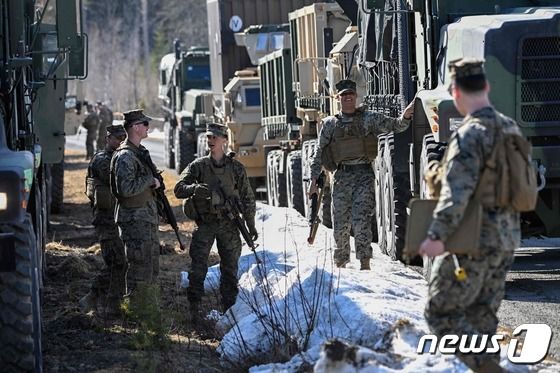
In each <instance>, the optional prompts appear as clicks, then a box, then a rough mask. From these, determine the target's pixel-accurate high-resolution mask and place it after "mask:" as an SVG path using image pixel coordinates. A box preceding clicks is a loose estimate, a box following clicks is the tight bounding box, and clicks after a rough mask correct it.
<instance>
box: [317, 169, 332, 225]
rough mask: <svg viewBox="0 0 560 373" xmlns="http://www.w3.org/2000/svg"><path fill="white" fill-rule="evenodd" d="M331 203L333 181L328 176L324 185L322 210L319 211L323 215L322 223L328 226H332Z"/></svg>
mask: <svg viewBox="0 0 560 373" xmlns="http://www.w3.org/2000/svg"><path fill="white" fill-rule="evenodd" d="M331 203H332V192H331V183H330V180H329V178H327V180H326V182H325V185H324V187H323V203H321V210H320V211H319V216H320V217H321V223H323V225H324V226H325V227H327V228H332V226H333V225H332V215H331Z"/></svg>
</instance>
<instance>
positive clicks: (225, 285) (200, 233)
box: [187, 219, 241, 310]
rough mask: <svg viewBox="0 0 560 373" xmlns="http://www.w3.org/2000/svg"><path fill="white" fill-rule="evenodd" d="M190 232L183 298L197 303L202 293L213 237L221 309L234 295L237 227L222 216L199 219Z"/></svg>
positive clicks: (237, 256)
mask: <svg viewBox="0 0 560 373" xmlns="http://www.w3.org/2000/svg"><path fill="white" fill-rule="evenodd" d="M197 225H198V227H197V229H196V230H195V231H194V233H193V236H192V241H191V245H190V249H189V255H190V257H191V260H192V264H191V269H190V271H189V287H188V289H187V297H188V299H189V301H190V302H199V301H200V300H201V298H202V296H203V295H204V279H205V278H206V273H207V272H208V256H209V255H210V249H211V248H212V244H213V243H214V240H216V244H217V246H218V254H219V255H220V274H221V275H220V295H221V298H222V299H221V302H222V307H223V309H224V310H225V309H228V308H229V307H231V306H232V305H233V304H234V303H235V300H236V298H237V293H238V289H237V269H238V264H239V257H240V255H241V238H240V237H239V231H238V230H237V227H236V226H235V225H234V224H233V223H232V222H231V221H230V220H226V219H216V220H213V221H207V222H201V223H199V224H197Z"/></svg>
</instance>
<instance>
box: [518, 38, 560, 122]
mask: <svg viewBox="0 0 560 373" xmlns="http://www.w3.org/2000/svg"><path fill="white" fill-rule="evenodd" d="M520 64H521V66H520V69H519V70H518V71H519V72H520V74H521V79H520V80H519V82H518V94H519V95H520V105H519V115H520V119H521V121H522V122H524V123H527V124H537V123H543V122H559V121H560V37H540V38H527V39H525V40H523V44H522V46H521V58H520Z"/></svg>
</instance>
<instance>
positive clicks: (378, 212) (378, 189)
mask: <svg viewBox="0 0 560 373" xmlns="http://www.w3.org/2000/svg"><path fill="white" fill-rule="evenodd" d="M385 137H386V136H384V135H382V136H379V141H378V143H377V157H376V158H375V162H374V163H373V166H374V167H373V169H374V172H375V223H376V226H377V244H378V245H379V248H380V249H381V252H382V253H383V254H387V240H386V237H385V234H386V232H385V215H384V199H383V188H384V179H385V162H384V160H383V151H384V148H385Z"/></svg>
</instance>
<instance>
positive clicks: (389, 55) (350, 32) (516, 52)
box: [207, 0, 560, 269]
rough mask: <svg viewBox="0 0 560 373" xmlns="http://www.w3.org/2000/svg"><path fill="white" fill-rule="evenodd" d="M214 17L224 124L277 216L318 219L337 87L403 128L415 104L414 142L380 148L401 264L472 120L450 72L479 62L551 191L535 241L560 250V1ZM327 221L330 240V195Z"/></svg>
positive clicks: (266, 9) (218, 8)
mask: <svg viewBox="0 0 560 373" xmlns="http://www.w3.org/2000/svg"><path fill="white" fill-rule="evenodd" d="M207 9H208V24H209V44H210V71H211V82H212V95H213V102H214V108H213V113H214V120H221V121H222V122H223V123H225V124H227V125H228V126H229V129H230V137H231V140H232V146H233V148H234V150H235V151H236V152H237V153H238V159H239V160H240V161H241V162H242V163H244V164H245V165H246V166H247V169H248V170H249V176H250V177H251V179H252V182H253V186H254V187H255V188H256V189H257V188H258V187H259V186H262V185H263V184H264V185H265V186H266V188H265V189H266V193H267V200H268V203H269V204H271V205H275V206H289V207H292V208H295V209H296V210H298V211H299V212H300V213H301V214H303V215H306V216H309V210H310V209H309V200H308V198H305V191H306V189H307V186H308V182H309V163H310V159H311V157H312V155H313V153H314V149H315V146H316V139H317V137H318V133H319V131H320V123H321V120H322V119H323V118H325V117H326V116H329V115H333V114H335V113H336V112H337V111H338V110H339V108H338V102H337V100H336V98H335V95H334V93H335V92H334V85H335V83H336V82H337V81H338V80H340V79H346V78H349V79H352V80H355V81H356V82H357V86H358V102H361V104H362V105H364V106H365V107H367V108H368V109H370V110H375V111H378V112H381V113H383V114H386V115H390V116H394V117H397V116H399V115H400V113H401V111H402V110H403V109H404V107H405V106H406V104H407V103H408V102H410V101H411V100H413V99H414V100H416V105H415V113H414V118H413V122H412V124H411V126H410V128H409V129H408V130H407V131H405V132H403V133H400V134H398V135H395V134H385V135H382V136H380V137H379V138H378V144H377V147H378V153H377V154H378V155H377V158H376V160H375V161H374V162H373V164H372V167H373V168H374V171H375V173H376V185H375V195H376V206H377V207H376V211H375V213H374V214H373V221H372V224H373V225H374V227H375V228H376V229H374V239H376V241H378V243H379V246H380V248H381V250H382V251H383V252H385V253H386V254H387V255H389V256H391V257H392V258H393V259H402V250H403V247H404V237H405V229H406V220H407V216H408V212H407V206H408V202H409V200H410V199H411V198H413V197H418V198H427V197H428V196H427V191H426V186H425V184H424V181H423V173H424V169H425V166H426V165H427V164H428V162H429V161H430V160H432V159H441V157H442V156H443V153H444V151H445V149H446V145H447V141H448V139H449V137H450V134H451V133H452V132H453V131H454V130H455V129H456V128H457V126H458V125H459V124H460V123H461V120H462V118H461V117H460V115H459V114H458V113H457V111H456V110H455V108H454V105H453V100H452V98H451V96H450V95H449V93H448V92H447V86H448V85H449V76H448V72H447V63H448V62H449V61H451V60H454V59H457V58H462V57H469V58H479V59H484V60H485V61H486V70H487V75H488V79H489V82H490V85H491V87H492V90H491V93H490V98H491V100H492V102H493V104H494V105H495V107H496V108H497V109H498V110H499V111H501V112H503V113H504V114H506V115H508V116H510V117H512V118H514V119H515V120H516V121H517V123H518V124H519V126H520V127H521V130H522V132H523V133H524V134H525V136H527V138H528V139H529V140H530V141H531V143H532V144H533V162H534V165H535V172H537V173H538V176H539V180H540V188H541V190H540V194H539V202H538V205H537V208H536V210H535V211H534V212H532V213H529V214H524V215H523V216H522V224H523V225H522V229H523V232H524V234H525V235H532V236H535V235H537V236H549V237H558V236H560V184H559V182H560V165H559V163H558V161H557V159H556V158H557V157H555V154H558V152H559V151H560V143H559V142H558V138H559V135H560V125H559V124H558V123H559V122H560V104H559V103H558V100H557V99H556V98H557V96H559V95H560V88H559V87H560V73H559V71H560V67H559V66H560V38H559V37H558V36H557V30H558V27H559V26H560V25H559V22H560V1H558V0H497V1H493V2H487V1H471V2H463V1H458V0H457V1H454V0H450V1H444V2H432V1H428V0H406V1H395V0H367V1H366V0H337V1H336V2H333V1H330V2H323V3H319V2H315V1H290V2H277V1H266V0H245V1H240V2H236V1H231V0H207ZM286 17H287V18H286ZM286 21H288V22H289V28H286V27H285V26H281V24H282V22H286ZM272 25H276V26H275V27H276V28H274V26H272ZM242 30H244V32H241V31H242ZM280 35H282V36H281V37H282V38H283V41H282V42H281V43H280V42H279V40H280ZM288 38H289V43H286V42H285V41H286V39H288ZM241 46H245V47H246V51H244V50H243V49H242V48H241ZM264 50H268V51H269V53H268V54H266V53H263V51H264ZM259 51H260V55H258V53H256V52H259ZM254 65H258V70H257V71H256V72H255V70H254V69H252V68H251V67H252V66H254ZM257 91H259V95H258V97H257V95H256V92H257ZM257 107H260V112H258V111H257V110H256V109H257ZM321 216H322V221H323V223H324V224H325V225H327V226H328V225H329V224H330V192H329V183H328V182H327V183H326V184H325V190H324V193H323V211H322V213H321ZM375 233H377V234H375ZM376 236H377V237H376ZM425 265H426V269H429V263H425Z"/></svg>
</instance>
